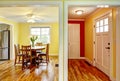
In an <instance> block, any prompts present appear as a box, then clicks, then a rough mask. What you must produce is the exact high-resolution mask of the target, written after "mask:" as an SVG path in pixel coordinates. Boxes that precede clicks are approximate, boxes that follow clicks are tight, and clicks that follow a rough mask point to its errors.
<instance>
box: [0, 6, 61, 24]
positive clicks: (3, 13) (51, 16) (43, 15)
mask: <svg viewBox="0 0 120 81" xmlns="http://www.w3.org/2000/svg"><path fill="white" fill-rule="evenodd" d="M58 9H59V8H58V7H57V6H26V7H17V6H16V7H14V6H13V7H0V17H4V18H7V19H9V20H13V21H16V22H27V20H28V19H29V17H28V16H27V15H28V14H33V15H34V16H35V21H36V22H39V23H41V22H42V23H45V22H47V23H49V22H58V18H59V10H58Z"/></svg>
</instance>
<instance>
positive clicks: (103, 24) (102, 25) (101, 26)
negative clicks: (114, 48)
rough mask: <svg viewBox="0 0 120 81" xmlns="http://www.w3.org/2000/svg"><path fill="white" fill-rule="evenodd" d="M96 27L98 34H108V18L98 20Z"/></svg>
mask: <svg viewBox="0 0 120 81" xmlns="http://www.w3.org/2000/svg"><path fill="white" fill-rule="evenodd" d="M95 27H96V33H100V32H108V31H109V23H108V17H106V18H103V19H100V20H97V21H96V25H95Z"/></svg>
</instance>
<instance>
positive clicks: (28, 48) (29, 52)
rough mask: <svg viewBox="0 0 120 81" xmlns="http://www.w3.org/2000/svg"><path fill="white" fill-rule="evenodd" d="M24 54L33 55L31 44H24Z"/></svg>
mask: <svg viewBox="0 0 120 81" xmlns="http://www.w3.org/2000/svg"><path fill="white" fill-rule="evenodd" d="M21 51H22V54H23V55H25V56H28V55H31V45H22V50H21Z"/></svg>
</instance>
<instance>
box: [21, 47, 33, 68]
mask: <svg viewBox="0 0 120 81" xmlns="http://www.w3.org/2000/svg"><path fill="white" fill-rule="evenodd" d="M21 51H22V54H23V55H22V70H23V69H25V68H31V65H32V55H31V45H22V49H21Z"/></svg>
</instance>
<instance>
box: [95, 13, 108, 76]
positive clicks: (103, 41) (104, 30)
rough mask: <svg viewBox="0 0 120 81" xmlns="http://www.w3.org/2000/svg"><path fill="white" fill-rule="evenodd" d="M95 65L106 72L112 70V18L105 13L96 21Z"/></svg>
mask: <svg viewBox="0 0 120 81" xmlns="http://www.w3.org/2000/svg"><path fill="white" fill-rule="evenodd" d="M95 29H96V32H95V54H96V56H95V65H96V67H97V68H99V69H100V70H102V71H103V72H104V73H106V74H107V75H109V72H110V18H109V15H105V16H104V17H102V18H99V19H97V20H96V22H95Z"/></svg>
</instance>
